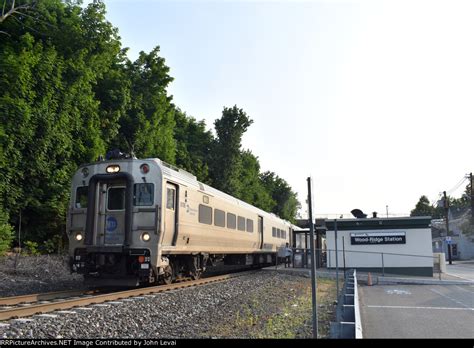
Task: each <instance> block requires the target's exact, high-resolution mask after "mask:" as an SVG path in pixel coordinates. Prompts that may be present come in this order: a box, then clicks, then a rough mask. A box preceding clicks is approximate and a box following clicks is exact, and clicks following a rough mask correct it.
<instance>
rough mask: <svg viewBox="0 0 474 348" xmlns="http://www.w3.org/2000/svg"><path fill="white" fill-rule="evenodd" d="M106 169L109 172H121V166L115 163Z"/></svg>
mask: <svg viewBox="0 0 474 348" xmlns="http://www.w3.org/2000/svg"><path fill="white" fill-rule="evenodd" d="M105 171H106V172H107V173H118V172H120V166H118V165H116V164H114V165H111V166H108V167H107V168H106V169H105Z"/></svg>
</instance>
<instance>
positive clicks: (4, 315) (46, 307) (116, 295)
mask: <svg viewBox="0 0 474 348" xmlns="http://www.w3.org/2000/svg"><path fill="white" fill-rule="evenodd" d="M253 272H255V271H246V272H241V273H233V274H225V275H221V276H216V277H209V278H203V279H198V280H193V281H189V282H183V283H175V284H170V285H158V286H152V287H147V288H138V289H133V290H125V291H118V292H112V293H107V294H100V295H93V296H89V297H84V298H75V299H64V300H60V301H57V302H52V303H45V304H32V305H31V306H26V307H15V308H8V309H3V310H0V320H8V319H12V318H18V317H27V316H31V315H35V314H40V313H47V312H52V311H55V310H64V309H71V308H73V307H77V306H88V305H91V304H98V303H104V302H107V301H116V300H120V299H125V298H129V297H134V296H143V295H149V294H155V293H160V292H165V291H169V290H175V289H182V288H188V287H192V286H200V285H205V284H209V283H215V282H221V281H225V280H228V279H231V278H237V277H242V276H244V275H247V274H249V273H253Z"/></svg>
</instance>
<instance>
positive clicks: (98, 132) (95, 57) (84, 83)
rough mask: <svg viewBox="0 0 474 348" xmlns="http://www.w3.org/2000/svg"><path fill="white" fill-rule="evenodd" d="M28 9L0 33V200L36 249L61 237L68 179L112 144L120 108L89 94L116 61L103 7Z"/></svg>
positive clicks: (54, 4) (55, 2)
mask: <svg viewBox="0 0 474 348" xmlns="http://www.w3.org/2000/svg"><path fill="white" fill-rule="evenodd" d="M36 4H37V6H36V7H35V12H34V16H18V17H17V18H15V20H6V21H4V23H2V26H1V28H0V29H2V30H3V31H6V32H8V35H0V64H1V66H0V68H1V69H0V71H2V73H1V74H0V89H1V90H2V94H1V95H0V120H1V122H0V123H1V124H2V131H1V132H0V146H1V148H2V155H3V158H8V163H6V162H5V161H0V195H1V198H2V202H3V207H4V209H5V210H6V212H7V213H9V215H10V217H11V218H13V221H14V220H15V219H14V217H16V216H18V212H19V210H22V213H23V214H22V215H23V216H24V220H23V222H24V223H22V225H23V227H24V233H25V234H26V235H27V237H28V238H31V239H34V240H38V241H42V240H45V239H48V238H49V237H50V236H52V235H53V234H59V233H60V232H61V231H63V230H64V224H65V213H66V207H67V201H68V197H69V185H70V177H71V175H72V173H73V171H74V170H75V169H76V168H77V166H78V165H79V164H81V163H84V162H90V161H91V160H93V159H95V158H97V155H98V154H100V153H103V152H104V151H105V146H106V144H105V141H106V140H108V139H109V138H111V137H112V136H113V132H114V130H112V133H111V134H109V133H108V132H110V127H109V126H110V123H113V121H114V118H115V119H116V118H118V117H119V116H117V115H116V114H117V113H118V112H119V111H121V110H123V109H124V105H123V102H120V103H117V104H116V105H113V106H110V104H112V103H109V105H107V98H106V97H104V96H103V95H97V94H96V92H97V91H96V87H97V86H98V85H101V84H102V85H104V84H105V82H104V81H109V80H111V79H113V78H114V76H115V75H117V74H115V75H114V74H113V71H114V69H116V70H118V67H119V66H120V62H121V60H122V59H123V56H121V55H120V54H121V50H120V41H119V40H118V36H117V32H116V29H114V28H113V27H112V26H111V24H110V23H108V22H107V21H106V20H105V6H104V4H103V3H101V2H99V1H94V2H93V3H91V4H89V5H88V6H87V7H86V8H84V9H82V8H81V7H79V6H77V5H76V3H75V2H68V3H66V4H65V3H63V2H61V1H59V0H45V1H41V2H37V3H36ZM118 71H119V72H121V71H123V70H118ZM123 84H125V86H126V83H123ZM123 89H124V88H122V90H123ZM125 89H126V88H125ZM119 90H120V89H119ZM116 99H121V97H120V96H119V97H117V98H116ZM101 103H102V104H105V105H106V106H107V107H108V109H106V110H105V111H104V112H101V110H100V107H101ZM114 108H115V109H114ZM117 110H119V111H117ZM107 118H109V119H111V122H109V123H107V122H104V120H106V119H107ZM115 132H116V130H115ZM103 134H105V135H106V136H105V137H104V136H103ZM104 139H105V140H104Z"/></svg>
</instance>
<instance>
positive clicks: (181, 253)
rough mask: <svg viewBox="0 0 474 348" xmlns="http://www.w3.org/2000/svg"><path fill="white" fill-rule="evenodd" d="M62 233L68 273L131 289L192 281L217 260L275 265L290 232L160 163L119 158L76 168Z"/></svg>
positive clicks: (272, 218)
mask: <svg viewBox="0 0 474 348" xmlns="http://www.w3.org/2000/svg"><path fill="white" fill-rule="evenodd" d="M67 228H68V235H69V255H70V266H71V270H72V271H73V272H77V273H80V274H83V275H84V277H85V280H86V282H89V283H93V284H101V285H124V286H136V285H144V284H153V283H158V282H160V283H166V284H169V283H171V282H173V281H174V280H175V279H176V278H177V277H191V278H193V279H197V278H199V277H200V276H201V274H202V273H203V272H204V271H205V269H206V266H208V265H212V264H214V263H215V262H218V261H224V264H226V265H255V266H262V265H266V264H273V263H274V262H275V258H276V257H277V253H278V251H279V250H280V248H281V247H282V246H284V245H285V244H286V243H288V242H290V238H291V236H292V230H293V228H296V226H293V225H292V224H290V223H289V222H287V221H285V220H282V219H280V218H278V217H277V216H276V215H274V214H270V213H267V212H265V211H263V210H261V209H258V208H256V207H254V206H252V205H250V204H247V203H245V202H243V201H240V200H238V199H236V198H234V197H232V196H229V195H227V194H225V193H223V192H221V191H218V190H216V189H214V188H212V187H210V186H207V185H205V184H203V183H201V182H199V181H197V179H196V177H195V176H193V175H192V174H190V173H188V172H186V171H183V170H181V169H178V168H174V167H173V166H171V165H169V164H167V163H165V162H163V161H161V160H159V159H156V158H154V159H144V160H139V159H136V158H120V159H112V160H106V161H98V162H95V163H91V164H87V165H83V166H81V167H80V168H79V169H78V171H77V172H76V173H75V175H74V177H73V181H72V193H71V201H70V207H69V213H68V221H67Z"/></svg>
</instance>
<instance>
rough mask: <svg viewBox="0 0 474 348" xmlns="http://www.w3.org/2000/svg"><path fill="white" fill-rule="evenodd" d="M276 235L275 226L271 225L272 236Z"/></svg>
mask: <svg viewBox="0 0 474 348" xmlns="http://www.w3.org/2000/svg"><path fill="white" fill-rule="evenodd" d="M276 236H277V232H276V228H275V227H272V237H276Z"/></svg>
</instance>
